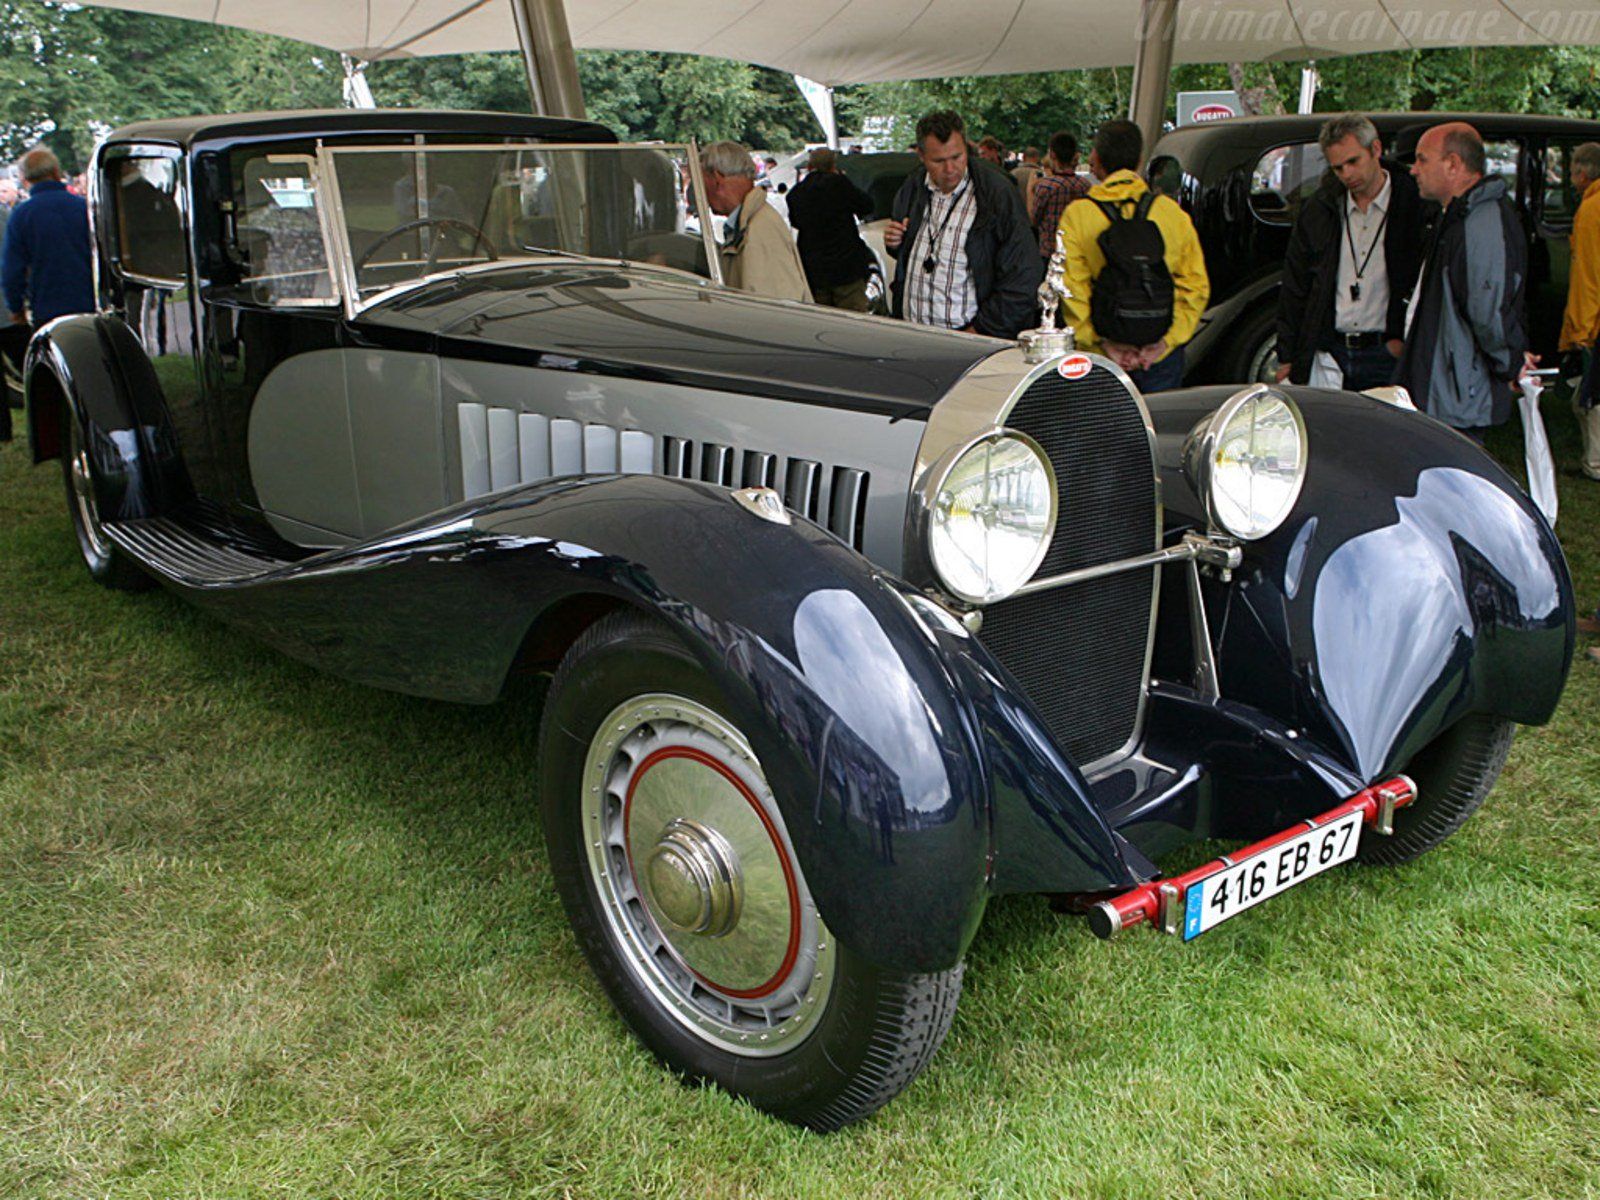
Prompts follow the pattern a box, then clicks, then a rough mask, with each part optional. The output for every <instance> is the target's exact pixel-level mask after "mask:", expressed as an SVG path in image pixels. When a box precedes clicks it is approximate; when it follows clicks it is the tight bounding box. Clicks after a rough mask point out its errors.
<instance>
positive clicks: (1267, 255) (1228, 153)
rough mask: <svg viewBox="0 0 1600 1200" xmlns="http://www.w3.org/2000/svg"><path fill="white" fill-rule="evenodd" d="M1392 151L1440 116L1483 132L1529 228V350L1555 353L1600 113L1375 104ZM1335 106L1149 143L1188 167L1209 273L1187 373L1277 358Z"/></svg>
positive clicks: (1237, 121)
mask: <svg viewBox="0 0 1600 1200" xmlns="http://www.w3.org/2000/svg"><path fill="white" fill-rule="evenodd" d="M1371 117H1372V121H1373V124H1375V125H1376V126H1377V128H1378V133H1379V136H1380V137H1381V138H1382V140H1383V144H1384V152H1385V154H1388V155H1392V156H1394V157H1395V158H1396V159H1397V160H1398V161H1399V162H1400V163H1402V164H1407V165H1408V164H1409V163H1410V162H1411V161H1412V159H1413V158H1414V157H1415V154H1416V147H1417V141H1418V139H1419V138H1421V136H1422V135H1423V134H1424V133H1425V132H1427V130H1428V129H1430V128H1431V127H1433V126H1434V125H1438V124H1440V123H1442V122H1444V121H1467V122H1469V123H1470V124H1471V125H1472V126H1473V127H1474V128H1476V129H1477V130H1478V132H1479V133H1480V134H1482V135H1483V139H1484V148H1485V150H1487V152H1488V157H1489V170H1490V172H1491V173H1493V174H1497V175H1500V176H1501V177H1503V178H1504V179H1505V180H1506V182H1507V183H1508V184H1509V185H1510V188H1511V194H1512V195H1513V196H1514V197H1515V199H1516V203H1517V207H1518V209H1519V210H1520V211H1521V213H1522V219H1523V228H1524V231H1525V233H1526V236H1527V239H1528V291H1527V295H1528V314H1527V316H1528V321H1527V327H1528V332H1529V335H1530V338H1531V339H1532V349H1533V350H1534V351H1535V352H1537V353H1540V354H1543V355H1546V356H1548V357H1547V358H1546V361H1548V362H1553V361H1554V351H1555V348H1556V340H1557V336H1558V335H1559V333H1560V331H1561V313H1562V309H1563V307H1564V306H1565V304H1566V300H1567V274H1568V263H1569V261H1570V252H1569V250H1568V247H1567V238H1568V236H1569V235H1570V233H1571V231H1572V217H1573V214H1574V213H1575V212H1576V211H1577V207H1578V200H1579V199H1581V197H1578V196H1575V195H1573V193H1572V187H1571V184H1570V183H1569V180H1570V178H1571V174H1570V170H1569V168H1570V165H1571V162H1572V152H1573V150H1575V149H1576V148H1577V147H1578V146H1580V145H1582V144H1583V143H1584V142H1593V141H1600V121H1584V120H1578V119H1575V118H1569V117H1543V116H1527V115H1520V114H1508V113H1439V112H1418V113H1373V114H1371ZM1327 119H1328V114H1319V115H1314V116H1288V117H1235V118H1232V119H1230V120H1226V121H1214V122H1210V123H1207V124H1202V125H1191V126H1187V127H1185V128H1183V129H1176V130H1173V131H1172V132H1171V133H1168V134H1167V135H1166V136H1164V137H1163V138H1161V140H1160V141H1158V142H1157V143H1156V145H1155V147H1154V148H1153V149H1152V151H1151V162H1152V164H1156V165H1157V166H1158V167H1159V166H1162V165H1164V164H1161V163H1160V162H1158V160H1161V159H1169V158H1170V159H1172V160H1174V161H1175V163H1176V169H1177V171H1178V172H1180V173H1181V177H1182V183H1181V185H1180V188H1179V194H1178V196H1177V199H1179V200H1180V201H1181V202H1182V204H1183V206H1184V207H1185V208H1186V209H1187V210H1188V212H1189V215H1190V216H1192V217H1193V218H1194V222H1195V228H1196V229H1197V230H1198V232H1199V234H1200V244H1201V247H1202V248H1203V249H1204V250H1205V256H1206V269H1207V271H1208V272H1209V273H1210V276H1211V307H1210V308H1209V309H1208V310H1207V311H1206V314H1205V317H1204V318H1203V319H1202V322H1201V326H1200V332H1199V333H1198V334H1196V335H1195V338H1194V341H1193V342H1192V343H1190V348H1189V358H1188V371H1189V376H1190V378H1192V379H1215V380H1221V381H1227V380H1263V381H1270V380H1271V379H1272V376H1273V371H1274V370H1275V369H1276V367H1277V360H1276V344H1277V335H1276V331H1275V329H1274V324H1275V321H1276V318H1277V304H1278V281H1279V279H1280V278H1281V277H1282V271H1283V258H1284V254H1285V253H1286V251H1287V249H1288V246H1289V233H1290V230H1291V229H1292V228H1293V226H1294V219H1295V217H1296V215H1297V214H1298V213H1299V211H1300V202H1301V201H1302V200H1303V199H1304V198H1305V197H1306V196H1308V195H1310V194H1311V192H1313V191H1314V190H1315V189H1316V188H1317V187H1318V185H1319V184H1320V183H1321V182H1322V180H1323V178H1324V176H1325V175H1326V173H1327V161H1326V159H1325V158H1324V156H1323V154H1322V151H1321V149H1320V148H1319V147H1318V145H1317V133H1318V131H1319V130H1320V129H1321V128H1322V124H1323V122H1324V121H1326V120H1327Z"/></svg>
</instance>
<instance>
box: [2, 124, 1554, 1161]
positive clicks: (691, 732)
mask: <svg viewBox="0 0 1600 1200" xmlns="http://www.w3.org/2000/svg"><path fill="white" fill-rule="evenodd" d="M90 192H91V214H92V226H93V237H94V242H95V246H96V272H97V278H96V288H97V296H98V306H99V307H98V311H97V312H95V313H93V314H84V315H79V316H72V317H64V318H61V319H59V320H57V321H54V322H52V323H51V324H49V325H48V326H46V327H44V328H43V329H41V330H40V331H39V332H38V333H37V334H36V335H35V337H34V339H33V341H32V343H31V345H30V347H29V352H28V359H27V366H26V371H25V391H26V397H27V402H28V418H27V419H28V425H29V430H30V435H31V444H32V452H33V455H34V458H35V460H36V461H39V462H44V461H46V460H52V459H59V461H60V465H61V470H62V475H63V480H64V484H65V489H64V490H65V494H66V501H67V508H68V510H69V513H70V517H71V522H72V525H73V528H74V530H75V533H76V537H77V544H78V546H79V548H80V550H81V553H82V558H83V561H84V563H85V565H86V566H87V568H88V570H89V573H90V574H91V575H92V576H93V578H94V579H96V580H98V581H100V582H101V583H103V584H106V585H107V586H110V587H115V588H134V587H140V586H146V585H148V584H150V583H151V582H152V581H155V582H158V583H160V584H161V585H164V586H165V587H167V588H169V589H171V590H172V591H175V592H177V593H180V594H181V595H183V596H184V597H185V598H187V599H188V600H190V601H192V602H193V603H195V604H197V605H199V606H201V607H202V608H204V609H207V610H209V611H211V612H214V613H215V614H216V616H217V617H219V618H221V619H222V620H224V621H227V622H230V623H232V624H234V625H236V626H238V627H240V628H242V629H244V630H246V631H248V632H249V633H250V634H252V635H254V636H255V637H257V638H260V639H261V640H263V641H265V642H268V643H270V644H272V645H274V646H276V647H278V648H280V649H281V650H283V651H284V652H286V653H288V654H290V655H293V656H295V657H296V658H299V659H302V660H304V661H306V662H309V663H312V664H315V665H316V666H317V667H319V668H321V669H323V670H326V671H330V672H332V673H334V674H336V675H339V676H342V677H344V678H346V679H350V680H355V681H359V682H362V683H367V684H373V685H376V686H379V687H385V688H391V689H395V690H397V691H402V692H408V693H412V694H416V695H419V696H427V697H434V698H439V699H445V700H453V701H461V702H464V703H469V704H485V703H489V702H491V701H493V700H494V699H495V698H496V696H497V695H498V694H499V693H500V692H501V690H502V688H503V686H504V684H505V682H506V680H507V679H508V677H510V676H512V675H513V674H515V673H521V672H546V673H549V674H550V675H551V676H552V679H551V682H550V685H549V690H548V692H547V694H546V698H545V701H544V704H543V710H542V711H543V716H542V724H541V727H540V729H539V731H538V734H537V736H538V738H539V748H538V751H539V752H538V762H539V764H540V765H539V769H538V774H539V778H538V779H537V781H536V789H535V788H534V787H530V792H533V791H535V790H536V792H537V796H538V802H539V804H540V806H541V809H542V819H543V822H544V827H545V831H546V837H547V842H548V853H549V865H550V871H551V874H552V876H553V877H554V880H555V883H556V886H557V888H558V890H559V892H560V894H561V898H562V901H563V903H564V905H565V908H566V910H567V912H568V914H569V916H570V918H571V922H572V926H573V928H574V930H575V933H576V937H577V940H578V942H579V943H580V945H581V947H582V949H583V951H584V953H585V955H586V956H587V958H588V960H589V962H590V963H591V965H592V966H593V969H594V971H595V973H596V975H597V976H598V978H599V980H600V982H601V984H602V985H603V987H604V989H605V991H606V992H607V993H608V994H609V996H610V999H611V1000H612V1001H613V1002H614V1003H615V1005H616V1007H617V1009H618V1010H619V1011H620V1013H621V1014H622V1016H623V1018H624V1019H625V1021H626V1023H627V1024H628V1025H629V1026H630V1027H631V1028H632V1030H633V1031H634V1032H635V1033H636V1034H637V1036H638V1037H639V1038H640V1039H641V1040H642V1041H643V1042H644V1043H645V1044H646V1045H647V1046H648V1047H649V1048H650V1049H651V1050H652V1051H653V1052H654V1053H655V1054H656V1055H658V1056H659V1057H660V1058H661V1059H662V1060H663V1061H664V1062H665V1063H666V1064H668V1065H669V1066H670V1067H672V1068H673V1069H675V1070H677V1071H679V1072H681V1073H683V1074H685V1075H687V1076H689V1077H692V1078H695V1079H700V1080H709V1081H713V1082H715V1083H717V1084H719V1085H721V1086H722V1087H724V1088H727V1089H729V1090H730V1091H732V1092H735V1093H737V1094H739V1095H741V1096H744V1097H747V1098H748V1099H749V1100H750V1101H751V1102H753V1103H755V1104H756V1105H758V1106H760V1107H762V1108H764V1109H767V1110H769V1111H771V1112H773V1113H775V1114H778V1115H779V1116H781V1117H783V1118H786V1119H788V1120H791V1121H796V1122H800V1123H803V1124H806V1125H809V1126H812V1127H814V1128H820V1129H827V1128H833V1127H837V1126H839V1125H842V1124H844V1123H847V1122H849V1121H852V1120H854V1119H857V1118H860V1117H862V1116H864V1115H865V1114H867V1113H870V1112H871V1111H873V1110H874V1109H875V1108H877V1107H878V1106H880V1105H882V1104H883V1103H884V1102H886V1101H887V1100H888V1099H890V1098H891V1097H892V1096H894V1095H895V1094H896V1093H897V1092H899V1091H900V1090H901V1089H902V1088H904V1087H905V1086H906V1085H907V1084H908V1083H909V1082H910V1081H911V1079H912V1078H913V1077H914V1076H915V1075H916V1074H917V1073H918V1071H920V1070H921V1069H922V1068H923V1067H924V1066H925V1065H926V1063H927V1062H928V1060H929V1059H930V1057H931V1056H932V1055H933V1053H934V1051H935V1050H936V1048H937V1047H938V1045H939V1042H940V1040H941V1038H942V1037H943V1035H944V1033H945V1031H946V1029H947V1028H948V1027H949V1024H950V1021H951V1017H952V1013H953V1011H954V1007H955V1003H956V999H957V996H958V994H959V992H960V988H961V978H962V956H963V952H964V951H965V949H966V947H967V945H968V943H969V942H970V940H971V938H972V937H973V934H974V931H975V930H976V928H977V926H978V923H979V920H980V918H981V917H982V915H983V912H984V907H985V905H986V903H987V902H988V900H989V898H990V897H991V896H996V895H1001V894H1006V893H1043V894H1048V895H1050V896H1052V897H1054V898H1055V900H1056V903H1057V905H1058V907H1063V908H1066V909H1069V910H1073V909H1075V910H1076V911H1079V912H1081V913H1083V914H1086V915H1087V918H1088V922H1089V924H1090V926H1091V928H1092V929H1093V930H1094V931H1095V932H1096V933H1098V934H1101V935H1102V936H1111V935H1114V934H1117V933H1119V932H1121V931H1122V930H1125V929H1129V928H1130V927H1134V926H1144V927H1146V928H1149V929H1153V930H1157V931H1160V932H1163V933H1165V934H1167V935H1169V936H1172V937H1174V938H1182V939H1189V938H1193V937H1195V936H1197V935H1199V934H1201V933H1204V932H1205V931H1206V930H1208V929H1211V928H1213V927H1214V926H1215V925H1216V924H1217V923H1219V922H1220V921H1224V920H1227V919H1229V918H1231V917H1233V916H1234V915H1236V914H1238V913H1241V912H1244V911H1246V910H1248V909H1250V908H1251V907H1253V906H1255V905H1257V904H1259V903H1261V902H1262V901H1265V900H1268V899H1270V898H1271V897H1272V896H1273V895H1275V894H1277V893H1278V892H1281V891H1282V890H1284V889H1285V888H1287V887H1291V886H1294V885H1296V884H1299V883H1302V882H1304V881H1306V880H1308V879H1310V878H1311V877H1313V876H1315V875H1316V874H1317V873H1319V872H1320V871H1323V870H1325V869H1329V868H1334V867H1337V866H1339V865H1340V864H1343V863H1346V862H1349V861H1351V860H1360V861H1364V862H1367V863H1377V864H1392V863H1399V862H1402V861H1404V860H1406V859H1409V858H1412V857H1414V856H1415V855H1417V854H1419V853H1421V852H1423V851H1424V850H1427V849H1429V848H1430V847H1432V846H1434V845H1436V844H1437V843H1439V842H1440V841H1441V840H1442V839H1444V838H1445V837H1447V836H1448V835H1449V834H1450V833H1451V832H1452V831H1453V830H1454V829H1455V828H1456V827H1457V826H1459V825H1460V823H1461V822H1462V821H1463V820H1465V819H1466V817H1467V816H1468V815H1469V814H1470V813H1471V812H1472V811H1473V809H1474V808H1475V807H1476V806H1477V805H1478V804H1479V803H1480V801H1482V800H1483V798H1484V796H1485V794H1486V793H1487V792H1488V791H1489V790H1490V788H1491V786H1492V785H1493V783H1494V781H1495V778H1496V776H1497V774H1498V772H1499V770H1500V767H1501V764H1502V763H1503V762H1504V759H1505V755H1506V751H1507V748H1508V746H1509V744H1510V740H1511V736H1512V731H1513V728H1514V726H1515V725H1517V724H1537V723H1540V722H1543V721H1545V720H1547V719H1548V718H1549V717H1550V715H1551V713H1552V711H1553V709H1554V707H1555V705H1556V703H1557V699H1558V696H1559V694H1560V691H1561V687H1562V684H1563V682H1564V680H1565V676H1566V672H1567V670H1568V667H1569V665H1570V661H1571V656H1572V651H1573V639H1574V623H1573V601H1572V585H1571V580H1570V577H1569V575H1568V572H1567V569H1566V566H1565V562H1564V560H1563V557H1562V554H1561V551H1560V549H1559V547H1558V545H1557V542H1556V540H1555V538H1554V535H1553V534H1552V532H1551V529H1550V527H1549V525H1548V524H1547V523H1546V522H1545V520H1544V519H1543V518H1542V517H1541V516H1540V514H1539V512H1538V511H1537V510H1536V509H1535V508H1534V507H1533V505H1532V504H1531V503H1530V501H1529V500H1528V498H1527V497H1526V496H1525V495H1524V494H1523V492H1522V491H1521V490H1520V489H1519V487H1518V486H1517V484H1516V483H1515V482H1514V481H1513V480H1512V479H1511V478H1510V477H1509V476H1507V475H1506V473H1505V472H1503V471H1502V470H1501V469H1500V468H1499V467H1498V466H1497V465H1496V464H1495V463H1494V462H1492V461H1491V460H1490V459H1489V458H1488V457H1486V456H1485V455H1484V454H1483V453H1482V452H1481V451H1480V450H1479V449H1478V448H1477V447H1476V446H1474V445H1472V444H1471V443H1469V442H1468V441H1466V440H1465V439H1463V438H1462V437H1460V436H1458V435H1457V434H1455V433H1454V432H1452V431H1450V430H1449V429H1446V428H1445V427H1444V426H1442V425H1439V424H1436V423H1434V422H1433V421H1431V420H1430V419H1428V418H1427V417H1425V416H1421V415H1419V414H1417V413H1416V412H1414V411H1405V410H1402V409H1399V408H1396V407H1393V406H1390V405H1386V404H1382V403H1379V402H1377V401H1376V400H1373V399H1370V398H1368V397H1365V396H1358V395H1351V394H1347V393H1340V392H1328V391H1310V390H1306V389H1295V388H1283V389H1274V388H1271V387H1268V386H1263V385H1255V386H1252V387H1248V388H1244V389H1242V390H1241V389H1240V388H1238V387H1236V386H1226V387H1213V388H1203V389H1194V390H1187V391H1175V392H1169V393H1165V394H1162V395H1155V396H1148V397H1146V396H1141V395H1140V394H1139V392H1138V391H1137V390H1136V389H1135V388H1134V387H1133V386H1132V384H1131V383H1130V382H1129V380H1128V379H1127V377H1126V376H1124V375H1123V374H1122V373H1120V372H1119V370H1118V369H1117V368H1116V367H1115V366H1113V365H1112V364H1110V363H1109V362H1107V361H1105V360H1103V359H1101V358H1097V357H1094V356H1092V355H1085V354H1081V353H1076V352H1072V351H1071V350H1070V349H1068V348H1067V347H1066V346H1065V345H1061V344H1054V345H1053V344H1052V343H1051V341H1050V339H1048V338H1046V339H1041V340H1040V341H1038V342H1036V343H1032V344H1027V345H1019V344H1016V343H1011V342H1002V341H997V340H994V339H990V338H984V337H978V336H973V335H967V334H961V333H948V332H944V331H938V330H931V329H925V328H918V327H915V326H910V325H906V324H903V323H898V322H893V321H889V320H884V319H880V318H876V317H867V316H859V315H856V314H849V313H842V312H838V311H834V310H829V309H825V308H820V307H814V306H809V305H801V304H795V303H789V302H782V301H774V300H767V299H762V298H758V297H755V296H751V295H746V294H742V293H739V292H736V291H732V290H729V289H727V288H725V287H724V286H722V285H721V283H720V280H719V270H718V247H717V246H716V245H715V244H714V242H713V240H712V237H713V232H712V229H711V225H712V222H711V221H710V220H709V219H708V209H707V207H706V204H705V199H704V190H703V181H702V180H701V178H700V175H699V167H698V164H697V162H696V155H695V152H694V149H693V147H691V146H674V145H656V144H652V145H641V146H622V145H618V144H616V143H615V139H614V138H613V136H612V135H611V134H610V133H609V132H608V131H607V130H606V129H604V128H602V127H600V126H597V125H592V124H587V123H584V122H574V121H562V120H554V119H540V118H534V117H519V116H505V115H497V114H473V113H429V112H384V111H368V112H339V113H287V114H285V113H279V114H261V115H253V116H252V115H236V116H228V117H215V118H195V119H187V120H174V121H161V122H152V123H145V124H140V125H135V126H131V127H128V128H125V129H122V130H119V131H117V132H115V133H114V134H112V135H111V136H110V137H109V138H108V139H107V140H106V141H105V142H104V143H103V144H102V145H101V146H100V148H99V150H98V151H97V154H96V157H95V160H94V164H93V169H92V172H91V182H90ZM1057 341H1058V342H1059V341H1060V339H1057ZM530 736H532V734H530ZM532 782H534V781H530V783H532ZM1210 838H1216V839H1228V840H1231V841H1233V842H1235V843H1242V844H1245V848H1244V849H1243V850H1239V851H1237V852H1235V853H1233V854H1230V855H1229V856H1227V857H1225V858H1222V859H1218V860H1216V861H1214V862H1211V863H1208V864H1206V865H1205V866H1203V867H1200V868H1197V869H1195V870H1191V871H1188V872H1186V873H1184V874H1181V875H1168V874H1164V873H1163V871H1162V869H1161V868H1160V867H1159V866H1158V865H1157V864H1158V862H1159V861H1160V860H1161V858H1162V856H1163V855H1166V854H1168V853H1169V852H1170V851H1172V850H1173V849H1174V848H1176V847H1179V846H1182V845H1184V844H1186V843H1192V842H1194V841H1196V840H1200V839H1210ZM1313 886H1315V885H1313ZM1247 919H1248V918H1247ZM1254 919H1260V918H1259V916H1257V917H1255V918H1254Z"/></svg>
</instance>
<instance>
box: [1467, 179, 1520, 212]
mask: <svg viewBox="0 0 1600 1200" xmlns="http://www.w3.org/2000/svg"><path fill="white" fill-rule="evenodd" d="M1509 190H1510V189H1508V188H1507V187H1506V181H1505V180H1504V179H1501V178H1500V176H1498V175H1488V176H1485V177H1484V178H1483V179H1481V180H1479V181H1478V183H1477V184H1476V185H1474V186H1473V188H1472V190H1471V191H1470V192H1468V193H1467V194H1466V195H1465V196H1463V197H1462V199H1463V200H1465V201H1466V205H1465V207H1466V209H1467V211H1469V212H1470V211H1471V210H1472V209H1474V208H1477V207H1478V206H1479V205H1480V204H1496V203H1498V202H1499V201H1501V200H1503V199H1505V197H1506V194H1507V192H1508V191H1509Z"/></svg>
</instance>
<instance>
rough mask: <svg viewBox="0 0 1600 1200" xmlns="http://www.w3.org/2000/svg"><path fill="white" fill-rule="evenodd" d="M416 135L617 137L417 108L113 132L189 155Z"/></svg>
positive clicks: (313, 112) (207, 119)
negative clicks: (276, 140)
mask: <svg viewBox="0 0 1600 1200" xmlns="http://www.w3.org/2000/svg"><path fill="white" fill-rule="evenodd" d="M319 133H326V134H333V135H340V134H383V133H394V134H396V135H397V136H405V137H410V136H412V135H413V134H417V133H470V134H478V135H483V134H491V135H500V134H503V135H505V136H508V137H535V138H544V139H546V140H548V141H552V142H607V143H610V142H615V141H616V140H617V135H616V134H615V133H613V132H612V131H611V130H610V129H608V128H606V126H604V125H597V124H595V123H594V122H593V121H574V120H569V119H567V118H565V117H535V116H522V115H520V114H515V113H496V112H473V111H456V110H448V109H418V108H362V109H350V108H320V109H319V108H313V109H300V110H298V111H291V112H252V113H224V114H218V115H215V116H200V117H169V118H163V119H157V120H153V121H139V122H136V123H134V124H132V125H124V126H122V128H120V129H117V130H114V131H113V132H112V134H111V136H110V137H109V138H108V139H107V140H108V141H111V142H170V143H172V144H174V145H177V146H182V147H184V148H185V149H187V148H188V147H189V146H191V145H193V144H194V143H196V142H205V141H215V140H218V139H223V140H226V139H229V138H234V137H239V138H248V137H278V136H282V137H293V136H295V135H303V134H319Z"/></svg>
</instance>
